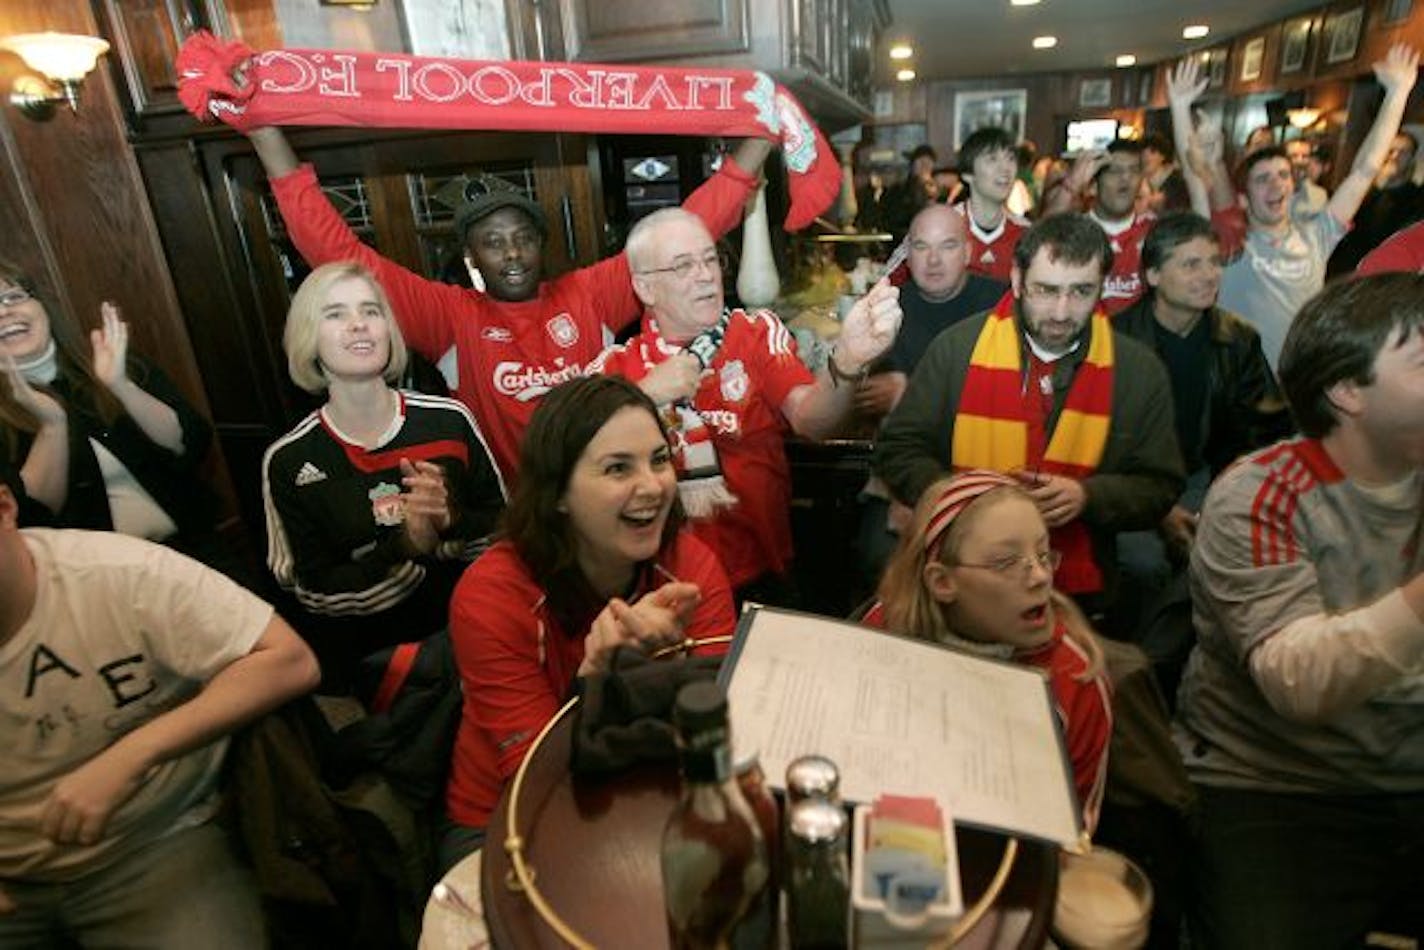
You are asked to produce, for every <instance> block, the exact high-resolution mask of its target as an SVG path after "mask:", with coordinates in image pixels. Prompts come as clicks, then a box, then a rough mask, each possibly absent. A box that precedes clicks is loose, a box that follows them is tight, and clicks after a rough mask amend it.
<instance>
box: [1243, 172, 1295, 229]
mask: <svg viewBox="0 0 1424 950" xmlns="http://www.w3.org/2000/svg"><path fill="white" fill-rule="evenodd" d="M1294 194H1295V179H1294V177H1293V176H1292V174H1291V163H1290V160H1289V159H1286V158H1281V157H1279V156H1276V157H1272V158H1266V159H1262V160H1261V161H1258V162H1257V163H1256V164H1254V165H1252V166H1251V170H1250V171H1248V172H1247V173H1246V214H1247V215H1248V216H1249V217H1250V219H1251V223H1252V224H1255V225H1257V226H1260V227H1267V228H1270V227H1278V226H1280V225H1282V224H1284V223H1285V222H1286V217H1287V215H1289V214H1290V202H1291V196H1292V195H1294Z"/></svg>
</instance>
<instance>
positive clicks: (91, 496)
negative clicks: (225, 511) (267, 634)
mask: <svg viewBox="0 0 1424 950" xmlns="http://www.w3.org/2000/svg"><path fill="white" fill-rule="evenodd" d="M101 310H102V323H101V325H100V327H99V328H97V329H95V330H93V331H91V332H90V334H89V340H88V345H87V346H86V345H85V342H84V341H83V339H82V338H81V337H80V336H79V335H78V333H77V332H76V330H75V328H74V326H73V323H72V322H71V321H69V320H62V319H54V318H53V317H52V316H51V313H50V310H49V308H48V307H47V306H46V304H45V303H44V302H43V301H42V300H41V299H40V298H39V297H38V296H36V293H35V285H34V283H33V282H32V281H31V280H30V278H29V277H28V276H27V275H26V274H25V273H24V272H22V271H21V270H20V269H19V268H17V267H15V266H13V265H11V264H8V263H7V262H4V261H0V454H3V458H0V462H4V463H6V464H9V465H11V466H13V467H15V468H17V469H19V471H20V474H21V478H22V480H23V482H24V485H25V490H26V491H27V492H28V493H29V495H30V497H31V498H32V499H33V500H35V501H38V502H40V503H41V504H43V505H44V506H45V507H46V508H48V509H49V510H50V512H52V513H53V515H54V521H55V523H56V525H57V526H59V527H66V528H85V529H89V530H95V531H110V530H112V531H117V532H119V533H120V534H128V535H133V536H135V537H141V538H147V539H148V540H150V541H159V542H161V543H163V544H167V545H169V546H170V547H173V548H176V549H177V550H180V551H183V552H184V553H185V554H189V555H191V556H193V557H195V558H197V559H198V560H201V561H204V562H206V563H208V564H209V565H210V566H213V567H216V568H218V569H219V570H223V571H225V572H227V573H228V574H231V575H233V576H235V577H237V578H238V579H240V580H242V579H245V578H246V574H247V572H246V571H245V570H244V568H243V567H242V566H241V564H240V562H238V561H237V560H236V558H235V557H234V556H233V555H232V554H231V552H230V551H228V549H227V547H226V545H225V544H224V543H223V542H222V540H221V538H220V537H219V535H218V533H217V530H216V525H215V519H216V512H217V505H216V498H215V496H214V494H213V493H212V492H211V491H210V490H209V489H208V487H207V485H206V484H205V483H204V481H203V479H202V476H201V475H200V473H199V467H200V465H201V464H202V462H203V459H204V458H205V457H206V456H207V454H208V447H209V445H210V444H211V442H212V427H211V426H210V425H209V424H208V422H207V420H206V419H204V418H203V417H202V416H200V415H199V414H198V413H197V412H196V411H195V410H194V409H193V407H192V406H190V405H188V403H187V402H186V401H185V400H184V399H183V397H182V396H181V395H179V393H178V390H177V389H176V388H175V387H174V385H173V384H172V383H171V382H170V381H169V380H168V378H167V377H166V376H165V375H164V374H163V373H162V372H161V371H160V370H159V369H158V368H157V367H155V366H150V365H148V364H147V363H145V362H144V361H142V360H141V359H139V358H137V357H136V356H134V355H133V354H131V353H130V352H129V347H128V324H126V323H125V322H124V321H123V320H122V319H120V317H119V311H118V308H117V307H115V306H114V305H113V304H111V303H105V304H104V305H103V307H102V308H101Z"/></svg>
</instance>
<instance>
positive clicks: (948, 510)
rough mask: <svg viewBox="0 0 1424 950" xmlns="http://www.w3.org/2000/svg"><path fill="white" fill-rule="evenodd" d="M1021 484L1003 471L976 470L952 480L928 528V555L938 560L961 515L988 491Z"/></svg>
mask: <svg viewBox="0 0 1424 950" xmlns="http://www.w3.org/2000/svg"><path fill="white" fill-rule="evenodd" d="M1018 484H1019V483H1018V482H1017V481H1015V480H1014V479H1013V478H1010V477H1009V476H1008V475H1004V474H1002V473H1000V472H991V471H989V470H988V469H983V468H974V469H969V470H968V471H964V472H960V473H959V474H958V475H955V476H954V477H953V478H951V479H950V480H949V483H948V484H946V485H945V486H944V489H943V490H942V491H941V492H940V493H939V497H938V498H936V499H935V502H934V508H933V509H932V510H931V512H930V520H929V524H927V525H925V553H926V555H927V556H928V557H931V558H935V559H938V557H939V547H940V543H941V542H942V541H943V540H944V536H945V534H946V533H948V531H949V526H950V525H951V524H953V523H954V519H955V518H958V517H959V513H960V512H961V511H963V510H964V509H965V508H967V507H968V506H969V504H970V503H971V502H972V501H974V499H976V498H978V497H979V496H980V495H983V494H985V493H986V492H991V491H993V490H994V489H996V488H1003V487H1005V486H1008V487H1018Z"/></svg>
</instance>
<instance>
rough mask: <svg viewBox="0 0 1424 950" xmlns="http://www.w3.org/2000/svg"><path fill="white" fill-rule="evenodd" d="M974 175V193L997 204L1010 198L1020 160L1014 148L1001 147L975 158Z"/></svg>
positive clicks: (971, 181)
mask: <svg viewBox="0 0 1424 950" xmlns="http://www.w3.org/2000/svg"><path fill="white" fill-rule="evenodd" d="M973 173H974V176H973V178H972V179H971V180H970V184H971V186H972V187H973V188H974V194H976V195H978V196H979V197H981V198H984V199H986V200H988V201H989V202H992V203H995V204H1003V203H1004V202H1005V201H1008V200H1009V192H1010V191H1012V190H1013V187H1014V178H1015V177H1016V176H1017V175H1018V173H1019V161H1018V158H1017V157H1016V156H1015V155H1014V153H1013V150H1012V149H1006V148H1000V149H993V150H991V151H988V152H984V153H983V154H981V155H978V156H975V158H974V169H973Z"/></svg>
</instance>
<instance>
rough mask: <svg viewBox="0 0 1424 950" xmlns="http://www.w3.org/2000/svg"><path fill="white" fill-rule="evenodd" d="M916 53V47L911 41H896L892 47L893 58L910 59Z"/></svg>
mask: <svg viewBox="0 0 1424 950" xmlns="http://www.w3.org/2000/svg"><path fill="white" fill-rule="evenodd" d="M914 55H915V48H914V47H913V46H911V45H910V44H909V43H896V44H895V45H894V46H892V47H890V58H891V59H909V58H910V57H911V56H914Z"/></svg>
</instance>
